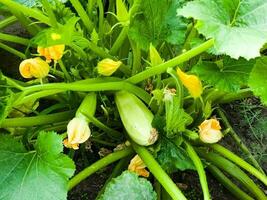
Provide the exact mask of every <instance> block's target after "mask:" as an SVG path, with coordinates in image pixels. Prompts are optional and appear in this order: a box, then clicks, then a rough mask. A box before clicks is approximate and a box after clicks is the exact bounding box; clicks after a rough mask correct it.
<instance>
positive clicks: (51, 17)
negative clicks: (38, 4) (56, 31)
mask: <svg viewBox="0 0 267 200" xmlns="http://www.w3.org/2000/svg"><path fill="white" fill-rule="evenodd" d="M41 1H42V4H43V6H44V8H45V10H46V12H47V14H48V16H49V20H50V23H51V25H52V27H54V28H57V27H58V25H57V19H56V16H55V14H54V12H53V10H52V8H51V6H50V3H49V2H48V0H41Z"/></svg>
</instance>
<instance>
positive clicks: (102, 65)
mask: <svg viewBox="0 0 267 200" xmlns="http://www.w3.org/2000/svg"><path fill="white" fill-rule="evenodd" d="M121 64H122V62H121V61H114V60H112V59H109V58H106V59H103V60H101V61H100V62H99V63H98V64H97V71H98V73H99V74H101V75H103V76H111V75H112V74H113V73H114V72H115V71H116V70H117V69H118V68H119V67H120V66H121Z"/></svg>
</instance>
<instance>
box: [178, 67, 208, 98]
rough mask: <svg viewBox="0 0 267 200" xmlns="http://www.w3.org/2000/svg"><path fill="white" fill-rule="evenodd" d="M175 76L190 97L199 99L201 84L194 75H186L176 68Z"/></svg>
mask: <svg viewBox="0 0 267 200" xmlns="http://www.w3.org/2000/svg"><path fill="white" fill-rule="evenodd" d="M177 74H178V76H179V78H180V80H181V82H182V83H183V85H184V86H185V87H186V89H187V90H188V91H189V93H190V95H191V96H192V97H194V98H198V97H200V95H201V94H202V91H203V89H202V83H201V81H200V80H199V78H198V77H197V76H195V75H188V74H186V73H184V72H183V71H181V70H180V68H177Z"/></svg>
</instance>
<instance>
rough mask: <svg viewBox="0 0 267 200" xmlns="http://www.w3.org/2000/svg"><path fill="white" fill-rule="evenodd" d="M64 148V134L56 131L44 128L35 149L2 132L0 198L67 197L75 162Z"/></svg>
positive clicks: (60, 199)
mask: <svg viewBox="0 0 267 200" xmlns="http://www.w3.org/2000/svg"><path fill="white" fill-rule="evenodd" d="M62 150H63V145H62V138H61V136H59V135H57V134H56V133H54V132H47V133H46V132H41V133H40V134H39V136H38V139H37V142H36V145H35V150H34V151H27V150H26V149H25V148H24V146H23V145H22V144H21V143H19V142H17V141H16V140H15V139H13V138H12V137H10V136H5V135H0V199H4V200H48V199H49V200H53V199H55V200H65V199H66V198H67V182H68V179H69V178H70V177H71V176H72V175H73V173H74V169H75V166H74V163H73V161H72V160H71V159H70V158H68V157H67V156H66V155H64V154H61V152H62Z"/></svg>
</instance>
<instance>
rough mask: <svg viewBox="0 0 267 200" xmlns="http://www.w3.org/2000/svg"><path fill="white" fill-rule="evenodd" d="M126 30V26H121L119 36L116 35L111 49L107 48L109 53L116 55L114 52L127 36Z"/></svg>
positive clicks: (127, 28)
mask: <svg viewBox="0 0 267 200" xmlns="http://www.w3.org/2000/svg"><path fill="white" fill-rule="evenodd" d="M128 30H129V27H128V26H124V27H123V28H122V30H121V32H120V34H119V36H118V37H117V39H116V41H115V42H114V43H113V46H112V47H111V49H110V50H109V54H110V55H116V53H117V52H118V50H119V49H120V47H121V46H122V44H123V42H124V40H125V39H126V38H127V36H128Z"/></svg>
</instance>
